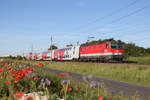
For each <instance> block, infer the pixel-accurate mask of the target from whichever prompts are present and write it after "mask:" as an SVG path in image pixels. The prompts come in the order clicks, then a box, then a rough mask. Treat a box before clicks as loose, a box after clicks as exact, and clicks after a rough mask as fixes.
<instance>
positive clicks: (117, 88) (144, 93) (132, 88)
mask: <svg viewBox="0 0 150 100" xmlns="http://www.w3.org/2000/svg"><path fill="white" fill-rule="evenodd" d="M44 70H46V71H50V72H54V73H56V74H59V73H64V72H67V71H61V70H56V69H52V68H47V67H44ZM68 73H69V74H70V75H71V76H72V78H73V79H75V80H79V81H82V77H83V75H82V74H77V73H73V72H68ZM93 80H96V81H99V82H101V81H104V84H105V86H106V89H107V90H108V92H111V93H113V94H117V95H118V94H120V92H121V91H123V92H124V94H125V95H127V96H133V95H135V93H136V92H138V94H139V97H140V98H141V99H142V100H150V87H147V86H142V85H135V84H131V83H127V82H120V81H115V80H110V79H105V78H99V77H94V78H93Z"/></svg>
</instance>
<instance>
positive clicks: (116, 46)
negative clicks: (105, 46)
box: [110, 43, 123, 49]
mask: <svg viewBox="0 0 150 100" xmlns="http://www.w3.org/2000/svg"><path fill="white" fill-rule="evenodd" d="M110 48H112V49H113V48H114V49H115V48H119V49H122V48H123V45H122V44H120V43H111V44H110Z"/></svg>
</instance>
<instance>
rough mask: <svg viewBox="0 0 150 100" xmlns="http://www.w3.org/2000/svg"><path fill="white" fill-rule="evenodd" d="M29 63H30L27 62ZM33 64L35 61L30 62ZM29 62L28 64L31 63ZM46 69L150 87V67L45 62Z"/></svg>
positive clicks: (140, 65)
mask: <svg viewBox="0 0 150 100" xmlns="http://www.w3.org/2000/svg"><path fill="white" fill-rule="evenodd" d="M27 62H28V61H27ZM29 62H30V63H31V64H34V63H36V62H35V61H29ZM29 62H28V63H29ZM43 63H44V64H45V66H46V67H50V68H53V69H58V70H63V71H69V72H75V73H80V74H84V75H86V74H88V75H89V74H90V75H93V76H96V77H102V78H107V79H112V80H118V81H124V82H130V83H133V84H140V85H145V86H150V78H149V77H150V66H149V65H142V64H139V65H138V64H111V63H110V64H109V63H90V62H88V63H87V62H53V63H51V62H49V61H43Z"/></svg>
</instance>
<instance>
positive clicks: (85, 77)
mask: <svg viewBox="0 0 150 100" xmlns="http://www.w3.org/2000/svg"><path fill="white" fill-rule="evenodd" d="M91 78H92V75H86V76H83V79H84V80H86V81H88V80H90V79H91Z"/></svg>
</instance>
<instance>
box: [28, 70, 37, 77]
mask: <svg viewBox="0 0 150 100" xmlns="http://www.w3.org/2000/svg"><path fill="white" fill-rule="evenodd" d="M26 75H27V76H28V77H35V76H36V74H35V73H34V72H32V71H28V74H26Z"/></svg>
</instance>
